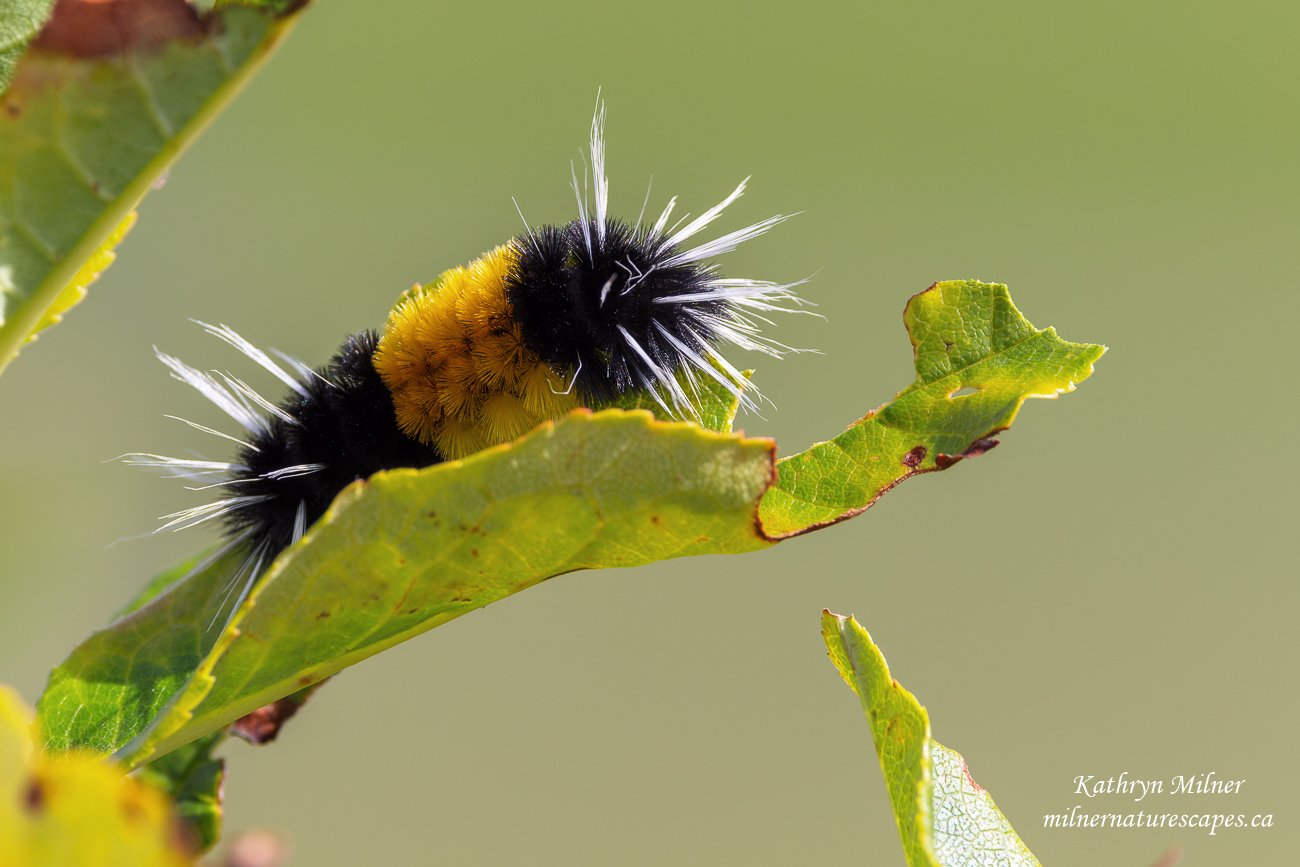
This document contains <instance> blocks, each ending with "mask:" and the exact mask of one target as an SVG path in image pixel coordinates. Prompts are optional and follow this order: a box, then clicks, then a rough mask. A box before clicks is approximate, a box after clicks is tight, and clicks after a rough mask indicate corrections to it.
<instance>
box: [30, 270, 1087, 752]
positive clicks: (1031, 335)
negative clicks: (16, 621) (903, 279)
mask: <svg viewBox="0 0 1300 867" xmlns="http://www.w3.org/2000/svg"><path fill="white" fill-rule="evenodd" d="M905 321H906V324H907V326H908V330H909V333H910V334H911V335H912V342H913V346H914V347H915V351H916V362H917V371H918V377H917V381H916V383H914V384H913V385H912V386H909V387H908V388H907V389H905V390H904V391H902V392H901V393H900V394H899V395H898V397H897V398H896V399H895V400H894V401H893V402H891V403H889V404H887V405H885V406H883V407H881V408H880V409H878V410H876V411H874V412H873V413H870V414H869V415H868V416H866V417H865V418H863V419H862V420H860V421H859V422H857V423H855V424H854V425H852V426H851V427H850V428H849V429H848V430H847V431H845V432H844V433H843V434H841V435H840V436H839V437H837V438H835V439H834V440H832V441H831V442H829V443H822V444H819V445H816V446H813V447H812V448H810V449H809V450H808V451H806V452H804V453H802V454H800V455H795V456H793V457H791V458H786V459H784V460H782V461H780V462H779V463H777V464H776V465H775V466H776V470H777V471H778V473H779V475H778V476H777V478H776V479H775V480H774V478H773V475H774V465H773V461H774V457H773V450H774V448H773V444H772V443H771V442H770V441H768V440H758V439H748V438H745V437H743V436H739V435H735V434H731V433H729V431H730V428H731V423H732V419H733V417H734V413H735V400H734V398H733V397H732V396H731V395H730V394H728V393H727V392H726V391H725V390H723V389H721V388H720V387H718V386H716V385H714V386H712V387H711V388H709V389H706V393H705V395H704V398H703V401H704V404H705V407H704V412H703V413H702V416H703V418H704V419H706V420H707V421H708V422H709V423H710V424H711V425H712V426H715V427H717V428H718V431H717V432H713V431H708V430H704V429H702V428H701V427H700V426H699V425H696V424H689V423H679V422H661V421H655V420H654V419H653V418H652V417H651V416H650V414H649V413H647V412H645V411H633V412H628V411H626V410H621V409H607V410H603V411H601V412H597V413H595V414H591V413H589V412H586V411H579V412H577V413H575V414H572V415H570V416H567V417H565V418H563V419H561V420H560V421H558V422H555V423H549V424H546V425H543V426H542V427H540V428H538V429H537V430H535V431H533V432H532V433H530V434H528V435H526V436H525V437H523V438H521V439H520V440H517V441H515V442H514V443H511V444H508V445H505V446H500V447H497V448H493V449H489V450H486V451H484V452H481V453H479V454H476V455H473V456H471V457H470V458H468V459H466V460H464V461H453V462H449V463H445V464H440V465H437V466H434V467H430V468H427V469H423V470H396V471H392V472H386V473H379V474H377V475H375V476H373V477H371V478H370V479H368V480H366V481H365V482H358V483H355V484H353V485H352V486H350V487H349V488H348V489H347V490H345V491H344V492H343V493H342V494H340V495H339V497H338V498H337V499H336V501H335V503H334V505H333V506H332V507H331V509H330V511H329V512H328V513H327V514H326V515H325V517H324V518H322V519H321V521H319V522H317V524H316V525H314V526H313V527H312V528H311V529H310V530H309V531H308V533H307V535H306V537H304V538H303V540H302V541H301V542H300V543H299V544H297V545H296V546H294V547H293V548H291V549H289V550H288V551H286V552H284V553H283V554H282V555H281V556H280V557H279V558H278V559H277V561H276V562H275V564H274V565H273V566H272V567H271V568H270V570H269V571H268V572H267V574H266V575H265V577H264V578H263V579H262V580H260V581H259V583H258V585H257V587H256V588H255V589H254V590H253V592H252V593H251V594H250V595H249V597H248V598H247V599H246V600H245V602H244V603H243V605H242V606H241V607H240V609H239V610H238V611H237V612H236V613H235V614H234V616H233V617H231V618H227V616H226V615H225V614H224V613H222V614H221V615H220V616H218V613H219V610H220V609H221V606H222V605H223V600H224V599H226V598H229V594H228V592H227V591H228V582H229V581H230V579H231V576H232V575H234V574H235V573H236V572H237V570H238V567H239V565H240V562H241V558H242V554H240V553H239V552H231V553H228V554H226V555H225V556H221V557H215V558H211V561H210V562H208V561H202V560H200V561H192V562H191V563H188V564H184V565H182V566H181V567H178V568H177V569H174V570H171V571H170V572H168V573H166V574H164V575H162V576H159V578H157V579H155V580H154V581H152V582H150V584H149V585H148V586H147V587H146V589H145V591H144V592H143V593H142V594H141V595H140V597H139V598H137V599H136V600H134V601H133V602H132V603H131V604H130V605H128V606H127V608H126V609H125V612H124V616H122V617H121V618H120V619H119V620H117V621H115V622H114V623H113V624H112V625H110V626H109V627H108V628H106V629H105V630H102V631H100V632H98V633H95V634H94V635H92V636H91V637H90V638H89V639H87V640H86V641H85V642H84V643H83V644H82V645H81V646H80V647H78V648H77V649H76V650H74V651H73V653H72V655H71V656H70V657H69V658H68V659H67V660H66V661H65V662H64V663H63V664H62V665H60V666H59V667H58V668H56V669H55V670H54V672H53V673H52V674H51V678H50V682H49V686H48V687H47V689H46V692H45V694H44V696H42V698H41V701H40V703H39V706H38V712H39V715H40V718H41V721H42V727H43V730H44V732H45V737H46V743H47V746H48V747H49V748H51V749H59V750H63V749H72V748H79V749H85V750H90V751H92V752H95V753H98V754H108V753H116V754H117V756H118V757H119V758H120V759H122V760H124V761H126V762H127V763H128V764H130V765H136V764H139V763H142V762H146V761H149V760H150V759H152V758H154V757H156V756H160V755H164V754H166V753H167V752H169V751H171V750H173V749H175V748H177V747H179V746H181V745H183V744H185V743H188V742H190V741H193V740H195V739H196V738H199V737H202V736H204V735H207V734H209V733H212V732H214V731H217V730H219V729H220V728H222V727H224V726H226V725H228V724H229V723H231V722H233V721H234V720H236V719H238V718H240V717H242V716H244V715H245V714H248V713H250V712H252V711H254V710H256V709H257V708H259V707H262V706H264V705H266V704H269V703H270V702H273V701H276V700H277V699H281V698H283V697H285V696H287V695H289V694H291V693H294V692H297V691H298V690H300V689H302V688H304V687H306V686H309V685H311V684H314V683H318V682H319V681H321V680H322V679H324V678H326V677H328V676H330V675H331V674H333V673H335V672H337V671H339V670H341V669H342V668H345V667H346V666H348V665H351V664H353V663H354V662H357V661H359V660H361V659H364V658H365V657H367V656H370V655H373V654H374V653H377V652H379V651H381V650H383V649H385V648H387V647H390V646H392V645H394V644H396V643H398V642H400V641H404V640H406V639H407V638H410V637H412V636H414V635H416V634H418V633H420V632H424V631H426V630H428V629H431V628H433V627H435V626H438V625H440V624H442V623H445V622H447V621H448V620H451V619H453V618H455V617H458V616H460V615H461V614H464V613H466V612H468V611H472V610H474V609H477V608H480V607H482V606H484V605H487V604H488V603H490V602H493V601H496V600H498V599H501V598H503V597H505V596H507V595H509V594H511V593H515V592H518V591H519V590H522V589H524V588H526V587H530V586H533V585H534V584H537V583H539V582H541V581H543V580H545V579H547V578H550V577H553V576H555V575H559V574H562V573H564V572H569V571H573V570H575V569H597V568H609V567H618V566H634V565H639V564H643V563H649V562H652V561H655V560H661V559H666V558H669V557H679V556H689V555H694V554H722V553H742V552H746V551H752V550H756V549H759V548H763V547H766V546H768V545H770V544H772V543H773V542H774V541H777V540H780V539H782V538H786V537H788V536H792V535H796V534H799V533H803V532H806V531H808V530H810V529H815V528H816V527H818V526H823V525H826V524H829V523H833V522H835V521H838V520H843V519H844V518H846V517H849V516H852V515H854V514H857V513H859V512H861V511H862V510H864V509H865V508H867V507H868V506H869V505H871V504H872V503H873V502H874V501H875V500H876V499H877V498H878V497H879V496H880V495H881V494H882V493H883V492H884V491H886V490H888V489H889V488H890V487H892V486H893V485H895V484H897V483H898V482H899V481H902V480H903V479H905V478H908V477H910V476H912V475H916V474H917V473H921V472H928V471H933V470H937V469H943V468H945V467H946V466H950V465H951V464H952V463H953V462H955V459H957V458H959V457H961V456H969V455H974V454H978V453H979V452H981V451H983V450H986V449H987V448H988V447H989V444H988V442H987V439H988V437H989V435H990V434H991V433H993V432H995V431H997V430H1001V429H1003V428H1005V427H1007V426H1008V425H1010V424H1011V421H1012V419H1014V417H1015V414H1016V412H1017V410H1018V409H1019V406H1020V404H1021V403H1022V402H1023V401H1024V400H1025V399H1026V398H1027V397H1031V396H1054V395H1056V394H1058V393H1060V392H1062V391H1068V390H1070V389H1071V388H1073V386H1074V384H1075V383H1077V382H1079V381H1081V380H1083V379H1084V378H1086V377H1087V376H1088V375H1089V373H1090V372H1091V369H1092V362H1093V361H1095V359H1096V358H1097V357H1098V356H1100V354H1101V352H1102V351H1103V347H1099V346H1092V345H1087V344H1073V343H1067V342H1065V341H1062V340H1060V339H1059V338H1058V337H1057V336H1056V334H1055V332H1053V331H1052V330H1051V329H1047V330H1042V331H1040V330H1038V329H1035V328H1034V327H1033V326H1032V325H1030V324H1029V323H1028V322H1027V321H1025V320H1024V319H1023V317H1021V316H1020V314H1019V313H1018V311H1016V310H1015V307H1014V306H1013V305H1012V304H1011V301H1010V297H1009V295H1008V294H1007V291H1006V287H1004V286H998V285H990V284H982V283H975V282H971V281H958V282H952V283H941V284H936V286H934V287H931V288H930V289H929V290H927V291H926V292H923V293H921V294H920V295H918V296H916V297H914V298H913V299H912V301H911V302H909V304H908V307H907V311H906V314H905ZM963 386H970V387H974V388H978V389H979V391H978V392H977V393H975V394H971V395H970V396H967V397H957V398H949V397H948V395H949V394H951V393H952V392H953V391H956V390H957V389H958V388H961V387H963ZM922 452H924V453H922ZM227 619H229V622H227Z"/></svg>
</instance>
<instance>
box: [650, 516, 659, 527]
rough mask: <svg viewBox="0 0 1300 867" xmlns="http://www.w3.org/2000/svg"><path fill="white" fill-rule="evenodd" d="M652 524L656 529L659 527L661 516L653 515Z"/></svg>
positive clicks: (651, 517)
mask: <svg viewBox="0 0 1300 867" xmlns="http://www.w3.org/2000/svg"><path fill="white" fill-rule="evenodd" d="M650 523H651V524H654V525H655V526H656V527H657V526H659V516H658V515H651V516H650Z"/></svg>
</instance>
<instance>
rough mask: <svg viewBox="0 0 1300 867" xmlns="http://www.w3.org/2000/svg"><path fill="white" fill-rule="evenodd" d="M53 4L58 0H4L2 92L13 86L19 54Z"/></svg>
mask: <svg viewBox="0 0 1300 867" xmlns="http://www.w3.org/2000/svg"><path fill="white" fill-rule="evenodd" d="M53 8H54V0H4V2H3V6H2V7H0V13H2V14H0V93H4V91H5V88H7V87H8V86H9V82H10V81H11V80H12V79H13V76H14V67H15V66H17V65H18V58H20V57H22V56H23V52H24V51H25V50H26V49H27V43H28V42H30V41H31V40H32V39H33V38H35V36H36V34H37V33H39V32H40V30H41V25H43V24H44V23H45V19H47V18H49V17H50V10H52V9H53Z"/></svg>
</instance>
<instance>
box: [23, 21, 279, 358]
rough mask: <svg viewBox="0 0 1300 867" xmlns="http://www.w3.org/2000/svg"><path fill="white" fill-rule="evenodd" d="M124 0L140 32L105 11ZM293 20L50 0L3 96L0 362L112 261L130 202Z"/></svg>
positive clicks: (127, 219)
mask: <svg viewBox="0 0 1300 867" xmlns="http://www.w3.org/2000/svg"><path fill="white" fill-rule="evenodd" d="M128 6H129V7H130V8H131V9H137V8H138V9H139V10H140V11H139V12H138V15H139V16H143V17H141V18H140V21H139V25H138V28H137V29H135V30H133V29H132V27H133V26H134V25H132V24H131V23H130V22H131V21H133V20H134V18H131V17H130V16H128V18H127V19H121V18H120V17H119V18H114V19H112V22H109V21H108V20H107V19H105V20H100V18H101V17H102V16H104V15H118V14H119V13H118V11H115V10H118V9H119V7H121V9H122V10H126V8H127V7H128ZM146 7H147V8H146ZM127 11H129V10H127ZM33 14H34V13H33ZM122 14H125V11H124V12H122ZM133 14H136V13H133ZM295 19H296V16H294V15H290V16H287V17H277V15H276V14H275V13H274V12H270V11H260V10H258V9H255V8H236V7H227V8H222V9H219V10H217V11H215V12H212V13H209V14H207V15H204V16H200V15H198V14H197V13H196V12H194V11H193V10H192V9H191V7H190V6H188V5H187V4H186V3H184V2H182V0H156V2H149V3H141V4H103V3H69V4H63V5H61V6H60V7H59V9H58V11H56V13H55V15H54V17H53V18H52V19H51V20H50V22H49V24H48V25H47V26H46V28H45V30H44V31H43V33H42V36H41V39H40V41H39V44H38V45H36V46H35V47H32V48H30V49H29V50H28V51H27V53H26V54H25V55H24V56H23V58H22V60H21V62H20V63H19V64H18V68H17V70H16V72H15V74H14V78H13V83H12V86H11V87H10V88H9V90H8V91H7V92H5V93H4V95H3V96H0V371H3V370H4V368H5V367H6V366H7V365H8V364H9V362H10V361H12V360H13V358H14V357H15V356H16V355H17V354H18V351H19V350H20V349H21V348H22V346H23V345H24V344H25V343H27V342H28V341H30V340H31V339H33V338H34V336H35V335H36V333H37V332H38V331H40V330H41V329H42V328H45V327H47V326H49V325H51V324H53V323H54V322H57V321H58V319H59V318H60V317H61V316H62V314H63V313H64V312H65V311H66V310H67V309H68V308H70V307H71V306H72V305H74V304H75V303H76V302H77V301H78V300H80V298H81V296H82V295H84V293H85V288H86V286H87V285H88V284H89V283H90V282H91V281H92V280H94V279H95V277H96V276H98V274H99V272H101V271H102V270H103V269H104V268H106V267H107V266H108V265H109V263H111V262H112V260H113V247H114V246H115V245H116V244H117V242H118V241H120V240H121V238H122V236H123V235H124V234H125V232H126V230H127V229H128V228H129V227H130V221H131V212H132V210H133V209H134V208H135V206H136V204H137V203H138V202H139V201H140V199H141V198H142V197H143V196H144V194H145V193H146V192H147V191H148V189H149V188H150V186H151V185H153V184H155V183H157V182H158V181H159V179H160V178H161V177H162V175H163V173H164V172H165V171H166V169H167V167H168V166H170V165H171V164H172V162H173V161H174V160H175V159H176V157H177V156H178V155H179V154H180V152H181V151H182V150H184V148H185V147H186V146H187V145H188V144H189V143H190V142H191V141H192V140H193V139H194V138H195V136H197V135H198V133H199V132H200V131H201V130H202V129H203V127H204V126H205V125H206V124H207V123H208V122H209V121H211V120H212V118H213V117H214V116H215V115H216V114H217V113H218V112H219V111H220V110H221V109H222V108H223V107H224V106H225V104H226V103H227V102H228V101H229V100H230V99H231V98H232V97H233V96H234V94H235V93H236V92H237V91H238V90H239V88H240V86H241V85H242V84H243V83H244V82H245V81H246V80H247V79H248V77H249V76H250V75H251V74H252V73H253V72H254V71H255V70H256V69H257V68H259V66H260V65H261V63H262V62H263V61H264V60H265V59H266V57H267V56H268V55H269V54H270V52H271V51H272V50H273V49H274V47H275V46H276V45H277V44H278V43H279V42H280V40H281V38H282V37H283V36H284V35H285V33H286V32H287V28H288V27H289V25H290V24H291V23H292V22H293V21H294V20H295ZM33 20H35V19H33ZM110 23H111V24H112V26H109V24H110ZM4 36H5V33H4V31H3V30H0V50H3V39H4Z"/></svg>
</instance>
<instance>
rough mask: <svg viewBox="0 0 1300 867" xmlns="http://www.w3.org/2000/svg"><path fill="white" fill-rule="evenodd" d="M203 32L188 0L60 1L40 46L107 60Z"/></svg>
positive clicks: (40, 37) (39, 41)
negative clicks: (114, 55)
mask: <svg viewBox="0 0 1300 867" xmlns="http://www.w3.org/2000/svg"><path fill="white" fill-rule="evenodd" d="M203 33H204V26H203V22H202V21H200V19H199V14H198V12H197V11H195V9H194V7H193V6H191V5H190V4H189V3H186V2H185V0H58V3H56V4H55V6H54V14H53V15H51V16H50V20H49V22H48V23H47V24H46V25H45V28H44V29H43V30H42V31H41V34H40V36H38V37H37V39H36V45H38V46H40V47H41V48H44V49H46V50H47V51H57V52H59V53H61V54H70V55H72V56H74V57H105V56H108V55H113V54H124V53H126V52H127V51H139V50H142V49H143V50H147V49H152V48H158V47H160V46H163V45H166V44H167V43H168V42H171V41H172V40H175V39H195V38H198V37H200V36H202V35H203Z"/></svg>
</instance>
